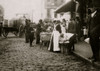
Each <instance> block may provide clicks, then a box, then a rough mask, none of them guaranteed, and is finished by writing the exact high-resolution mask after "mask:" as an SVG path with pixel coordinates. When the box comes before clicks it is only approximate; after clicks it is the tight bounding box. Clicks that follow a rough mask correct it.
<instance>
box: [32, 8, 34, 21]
mask: <svg viewBox="0 0 100 71" xmlns="http://www.w3.org/2000/svg"><path fill="white" fill-rule="evenodd" d="M33 13H34V10H32V22H33V17H34V14H33Z"/></svg>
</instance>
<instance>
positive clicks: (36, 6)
mask: <svg viewBox="0 0 100 71" xmlns="http://www.w3.org/2000/svg"><path fill="white" fill-rule="evenodd" d="M41 1H43V0H0V5H2V6H3V8H4V10H5V18H13V17H15V16H16V14H17V13H29V14H30V15H32V11H33V12H34V14H33V15H34V16H35V17H36V18H37V17H38V18H40V17H41V16H40V15H41V8H42V12H43V9H44V8H43V2H42V3H41Z"/></svg>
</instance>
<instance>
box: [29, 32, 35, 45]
mask: <svg viewBox="0 0 100 71" xmlns="http://www.w3.org/2000/svg"><path fill="white" fill-rule="evenodd" d="M33 40H34V34H30V36H29V42H30V46H32V42H33Z"/></svg>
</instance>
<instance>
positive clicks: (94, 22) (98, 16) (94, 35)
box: [89, 8, 100, 61]
mask: <svg viewBox="0 0 100 71" xmlns="http://www.w3.org/2000/svg"><path fill="white" fill-rule="evenodd" d="M92 12H93V13H92V14H91V21H90V25H89V26H90V27H89V36H90V45H91V49H92V52H93V57H92V60H93V61H98V60H99V50H100V44H99V43H100V42H99V41H100V39H99V38H100V9H96V8H93V9H92Z"/></svg>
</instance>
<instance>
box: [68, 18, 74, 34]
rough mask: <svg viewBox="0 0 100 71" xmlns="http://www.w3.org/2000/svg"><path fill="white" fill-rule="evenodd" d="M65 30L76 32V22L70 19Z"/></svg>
mask: <svg viewBox="0 0 100 71" xmlns="http://www.w3.org/2000/svg"><path fill="white" fill-rule="evenodd" d="M67 32H68V33H73V34H76V22H75V20H74V19H70V22H69V24H68V29H67Z"/></svg>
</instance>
